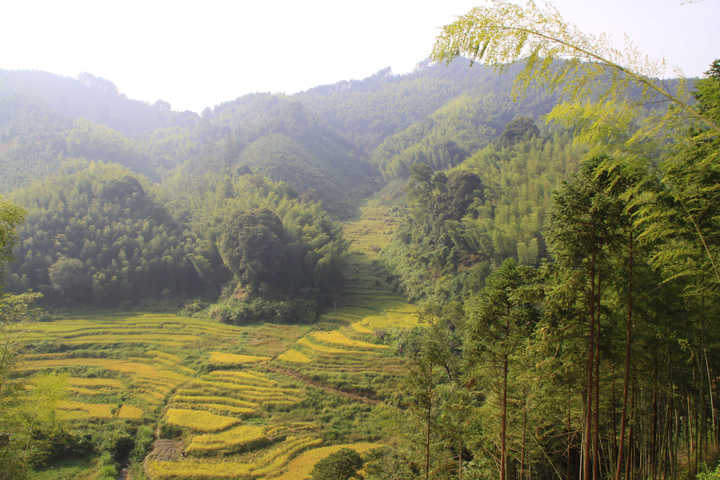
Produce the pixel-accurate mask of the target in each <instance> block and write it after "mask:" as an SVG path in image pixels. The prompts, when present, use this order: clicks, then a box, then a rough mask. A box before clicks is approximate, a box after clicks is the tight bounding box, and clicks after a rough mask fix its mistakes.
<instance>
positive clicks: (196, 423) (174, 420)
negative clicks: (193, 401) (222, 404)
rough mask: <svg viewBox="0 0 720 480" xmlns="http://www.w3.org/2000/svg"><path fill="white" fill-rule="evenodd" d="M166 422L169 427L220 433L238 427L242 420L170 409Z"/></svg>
mask: <svg viewBox="0 0 720 480" xmlns="http://www.w3.org/2000/svg"><path fill="white" fill-rule="evenodd" d="M166 422H167V423H168V425H173V426H175V427H181V428H189V429H190V430H195V431H198V432H218V431H220V430H225V429H226V428H229V427H232V426H233V425H237V424H238V423H240V420H239V419H237V418H233V417H226V416H223V415H216V414H214V413H210V412H206V411H204V410H189V409H184V408H169V409H168V411H167V413H166Z"/></svg>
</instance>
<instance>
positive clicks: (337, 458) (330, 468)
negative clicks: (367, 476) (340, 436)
mask: <svg viewBox="0 0 720 480" xmlns="http://www.w3.org/2000/svg"><path fill="white" fill-rule="evenodd" d="M362 466H363V459H362V457H361V456H360V454H358V453H357V452H356V451H355V450H352V449H350V448H342V449H340V450H338V451H337V452H334V453H331V454H330V455H328V456H327V457H325V458H323V459H322V460H320V461H319V462H317V463H316V464H315V466H314V467H313V470H312V472H311V473H310V478H312V480H349V479H350V478H352V477H353V476H355V474H356V473H357V471H358V470H360V469H361V468H362Z"/></svg>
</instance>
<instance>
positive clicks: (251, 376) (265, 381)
mask: <svg viewBox="0 0 720 480" xmlns="http://www.w3.org/2000/svg"><path fill="white" fill-rule="evenodd" d="M210 375H211V376H212V377H223V378H221V379H223V380H228V381H232V382H239V383H249V384H257V383H259V384H262V385H275V384H276V383H277V382H276V381H275V380H270V379H269V378H267V377H266V376H265V375H263V374H262V373H258V372H251V371H236V370H215V371H213V372H210Z"/></svg>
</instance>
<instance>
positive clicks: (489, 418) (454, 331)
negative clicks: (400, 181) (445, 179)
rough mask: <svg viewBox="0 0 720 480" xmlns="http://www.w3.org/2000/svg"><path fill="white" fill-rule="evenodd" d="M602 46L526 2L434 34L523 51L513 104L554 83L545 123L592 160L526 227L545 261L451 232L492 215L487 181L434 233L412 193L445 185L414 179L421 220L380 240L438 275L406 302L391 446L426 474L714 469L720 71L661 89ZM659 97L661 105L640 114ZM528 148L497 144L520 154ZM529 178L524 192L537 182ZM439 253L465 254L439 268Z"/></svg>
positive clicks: (428, 204) (480, 50)
mask: <svg viewBox="0 0 720 480" xmlns="http://www.w3.org/2000/svg"><path fill="white" fill-rule="evenodd" d="M600 40H601V39H595V38H592V37H589V36H585V35H582V34H581V33H578V32H577V31H576V30H574V29H573V28H571V27H568V26H567V25H566V24H564V23H563V21H562V19H561V18H560V16H559V14H557V12H556V11H550V12H549V13H548V12H546V11H542V10H541V9H539V8H538V7H537V6H536V5H535V4H534V3H533V2H529V4H528V6H527V7H526V8H522V7H518V6H515V5H511V4H505V3H500V4H498V5H494V6H492V7H487V8H476V9H474V10H473V11H472V12H470V13H469V14H468V15H466V16H465V17H460V18H459V19H458V20H457V22H455V23H454V24H452V25H448V26H446V27H445V29H444V31H443V33H442V34H441V35H440V37H438V41H437V43H436V48H435V52H434V57H435V59H437V60H448V59H452V58H455V57H456V56H458V55H465V56H467V57H469V58H471V59H473V60H476V61H485V62H487V63H490V64H506V63H507V62H510V61H514V60H517V59H518V58H525V59H526V60H525V62H526V63H525V65H526V69H525V71H524V72H523V74H521V75H519V77H518V80H516V86H517V87H518V93H519V94H520V95H522V91H523V89H524V88H527V87H528V85H530V84H535V83H538V84H540V85H544V86H546V87H547V88H551V89H553V88H555V89H561V90H562V92H561V93H560V94H561V95H562V96H563V98H564V99H565V100H564V102H563V103H560V104H558V105H557V106H556V107H555V108H554V109H553V111H552V112H551V113H550V114H549V116H548V118H549V119H550V120H554V121H555V122H556V123H557V124H559V125H561V126H562V127H564V128H567V129H569V130H570V131H572V132H573V135H574V141H575V142H580V143H583V144H584V145H586V146H587V150H586V151H585V155H583V157H582V158H583V160H582V161H579V162H577V163H576V166H577V167H576V171H575V173H574V174H573V175H572V176H571V177H570V179H568V180H567V181H564V182H562V184H561V185H560V186H559V188H557V189H556V191H555V193H554V195H553V201H552V206H551V208H550V212H549V214H548V215H547V216H546V217H545V219H544V221H541V222H540V223H541V227H540V229H539V230H537V231H535V232H533V235H534V236H535V238H536V239H537V240H538V242H539V244H540V245H543V246H546V247H547V248H546V249H541V250H544V252H543V254H541V255H540V257H544V259H543V260H542V261H541V260H539V259H538V260H537V261H528V260H527V256H526V257H525V259H523V258H522V257H521V256H519V252H520V250H519V249H518V254H517V255H509V257H514V258H520V259H521V261H520V263H518V262H517V261H516V260H515V259H514V258H509V259H507V260H505V261H503V259H502V257H503V256H502V255H499V256H498V255H495V256H493V255H485V256H484V258H483V255H482V252H483V250H482V249H480V250H479V251H478V250H477V249H474V250H473V249H472V248H471V245H493V238H494V237H493V232H494V231H497V230H502V225H500V223H499V222H498V221H497V217H496V219H495V220H494V222H495V224H494V225H491V227H490V229H489V231H487V232H486V236H485V242H484V243H483V242H482V241H477V239H475V240H476V241H475V242H470V241H464V240H468V239H470V238H471V237H472V236H473V235H474V234H477V229H475V230H473V229H472V228H471V227H472V225H473V224H478V223H481V222H482V218H481V217H482V212H487V211H490V212H493V211H494V208H496V207H500V206H501V204H502V200H501V196H499V195H493V193H492V186H490V188H488V185H481V186H480V187H479V188H476V189H475V190H474V191H473V192H472V194H471V195H472V196H474V198H472V199H470V200H469V201H468V202H467V203H468V204H470V205H473V207H471V208H467V209H466V210H465V211H463V212H461V214H460V216H459V217H458V218H457V219H450V221H445V222H444V224H443V220H442V219H440V220H439V222H440V224H441V228H438V225H437V222H438V220H437V219H438V216H437V215H436V214H434V213H433V211H432V207H433V201H432V200H423V199H422V198H421V197H420V196H419V195H414V192H417V191H418V189H417V188H416V187H413V185H416V184H417V183H422V182H425V183H426V184H427V185H428V186H429V189H426V191H430V192H434V193H433V194H434V195H436V196H437V193H436V192H439V191H440V190H438V185H439V183H438V180H439V178H438V175H440V174H436V175H435V177H432V178H429V177H428V175H426V174H425V175H424V174H423V172H422V171H421V170H418V169H416V171H415V173H414V174H413V176H412V177H411V180H410V185H411V186H410V189H409V199H408V203H409V205H411V206H412V205H416V206H417V205H420V206H421V207H422V206H423V205H425V209H424V210H423V209H422V208H420V209H418V208H414V209H413V208H411V209H410V210H409V211H408V215H407V218H406V220H405V222H404V225H403V226H402V227H401V229H400V232H401V235H400V236H399V237H396V239H395V241H394V243H393V247H392V248H393V249H395V250H394V251H399V252H403V251H410V250H413V249H414V248H416V247H418V246H420V247H421V248H424V250H423V252H424V253H421V254H415V255H414V256H410V255H406V256H405V259H413V260H415V261H418V264H419V268H420V269H421V270H422V272H423V273H422V275H420V276H422V277H424V278H430V279H434V284H433V286H432V287H430V288H427V287H426V288H425V290H424V291H423V292H422V293H420V294H418V296H420V297H423V296H424V298H425V299H426V301H425V309H424V312H425V314H424V317H425V319H426V321H427V322H428V324H429V325H430V327H429V328H428V329H427V331H426V332H425V333H419V332H416V333H415V334H414V335H416V336H410V337H408V342H407V345H406V348H407V351H408V352H409V358H410V359H411V363H412V365H413V367H412V372H413V373H412V377H413V379H412V380H410V381H408V384H407V389H406V392H405V396H399V398H398V405H401V406H403V407H404V408H407V409H409V411H410V412H413V414H414V415H413V418H414V420H415V424H416V425H420V426H421V427H422V428H415V429H412V428H411V429H410V431H409V432H407V434H406V436H405V437H404V439H405V442H404V443H403V442H401V445H404V449H405V450H404V452H405V455H406V456H407V458H408V460H409V461H410V462H411V463H413V464H414V465H415V471H416V474H417V475H418V476H421V477H422V478H426V479H427V478H497V477H499V478H500V479H501V480H505V479H508V478H519V479H526V478H557V479H582V480H590V479H592V480H597V479H600V478H613V479H615V480H622V479H625V480H631V479H640V478H652V479H660V478H662V479H666V478H686V477H691V476H693V475H695V474H697V473H698V472H699V471H702V470H703V469H704V468H705V466H706V465H708V464H709V463H711V462H713V461H714V460H715V459H716V455H717V451H718V433H719V432H718V418H717V395H718V391H717V378H718V372H717V365H718V361H719V360H720V358H719V357H718V353H720V352H718V349H717V345H718V335H719V334H720V331H718V329H717V327H716V326H715V325H714V323H715V322H714V319H715V318H716V317H717V314H718V307H717V305H718V286H719V285H718V284H719V280H720V276H718V270H717V259H718V249H719V248H720V238H719V237H718V232H720V228H719V227H720V225H718V220H719V219H720V216H719V213H718V208H720V207H719V206H720V201H719V200H720V199H719V198H717V196H718V188H717V185H718V180H720V177H719V176H718V175H719V174H720V171H719V170H718V162H717V160H718V152H720V136H719V135H718V131H719V130H718V125H720V117H719V116H718V111H719V106H720V61H715V62H714V63H713V64H712V65H711V66H710V70H709V71H708V72H707V73H706V77H705V78H703V79H701V80H699V81H697V82H696V83H695V84H694V85H693V86H692V88H690V89H688V90H687V91H685V90H684V89H685V88H686V86H685V85H684V84H678V85H676V87H677V88H676V89H675V90H673V91H668V90H666V89H664V88H663V83H662V82H660V81H656V80H653V78H652V77H651V76H649V73H646V72H652V69H649V68H646V67H647V66H646V65H644V64H642V65H641V64H638V63H633V62H632V60H633V59H634V58H637V55H636V54H635V53H636V52H630V53H628V54H627V56H623V52H618V51H617V50H614V49H611V48H609V47H606V46H605V45H604V44H602V43H598V42H600ZM524 55H529V57H524ZM558 57H563V58H565V59H567V58H568V57H570V58H571V60H570V61H567V60H566V61H565V62H562V63H560V64H558V63H555V62H554V60H555V59H557V58H558ZM623 61H624V62H625V63H623ZM623 65H625V66H623ZM628 65H629V66H628ZM501 68H502V67H501ZM568 78H573V79H574V81H572V82H568V81H567V79H568ZM633 89H635V90H633ZM631 91H635V92H636V93H637V92H638V91H641V93H640V101H637V98H636V99H635V100H631V99H630V97H628V92H631ZM631 95H632V94H631ZM658 98H661V99H663V100H664V101H665V102H667V103H670V108H668V109H663V110H662V111H661V110H657V111H648V110H644V111H643V110H642V109H643V108H644V107H643V105H644V104H646V103H648V102H650V101H651V100H652V99H658ZM529 143H530V141H529V140H524V141H522V142H520V143H519V144H516V145H510V146H505V148H509V149H510V150H511V151H512V150H514V152H515V154H514V155H515V157H516V158H523V157H524V158H526V159H527V160H526V162H529V159H530V158H532V157H533V155H532V154H530V155H528V152H530V151H532V148H531V147H530V146H529ZM497 148H500V147H497ZM459 168H460V169H463V168H464V169H465V171H466V172H467V171H470V172H473V163H472V162H467V163H466V164H464V165H460V167H459ZM548 168H552V167H548ZM501 170H502V168H501ZM505 171H506V172H507V170H505ZM475 173H477V174H478V175H479V176H480V177H482V175H483V174H482V171H475ZM525 173H526V174H527V175H526V176H522V175H521V176H520V177H518V178H519V180H518V182H517V183H519V184H524V185H525V190H524V191H527V190H532V188H531V187H530V185H532V184H533V183H535V182H537V181H538V179H537V178H536V177H534V176H532V175H531V174H529V170H528V169H527V168H526V170H525ZM441 183H442V182H441ZM433 194H431V195H429V198H431V199H434V198H435V197H433ZM424 198H428V195H425V197H424ZM487 206H490V207H492V208H491V209H490V210H488V209H487V208H482V207H487ZM479 207H481V208H479ZM419 239H422V241H420V240H419ZM391 251H392V250H391ZM486 251H489V250H486ZM437 252H446V258H451V259H453V258H454V259H458V261H456V262H455V263H454V264H452V265H450V266H449V267H448V266H447V265H445V266H444V269H439V268H437V267H436V265H437V264H434V263H433V262H432V259H433V258H435V257H434V256H437ZM478 252H479V253H480V255H479V256H478V255H474V254H476V253H478ZM471 253H472V254H471ZM428 259H430V260H428ZM478 260H479V261H485V262H486V264H485V265H483V267H482V268H483V270H486V269H488V266H487V264H489V265H490V267H489V269H490V270H492V273H491V274H490V275H489V276H488V277H487V278H486V279H485V280H484V282H482V283H484V287H483V288H482V290H480V292H479V293H473V292H472V290H471V289H464V290H463V289H457V288H455V289H453V288H450V289H448V288H447V286H448V285H451V286H452V281H448V278H452V277H455V276H457V277H460V278H462V279H463V282H465V283H467V282H468V281H469V280H470V281H471V280H472V279H473V276H472V274H470V275H468V272H472V271H473V268H476V266H477V265H478V264H479V262H478ZM399 263H400V265H399V267H400V268H398V269H397V271H399V272H400V281H401V284H403V285H404V286H405V288H406V289H407V288H408V287H409V286H410V287H412V283H410V282H408V281H407V279H405V278H404V276H405V277H406V276H407V274H404V273H403V272H404V271H403V269H402V267H403V265H402V263H403V260H400V261H399ZM481 276H482V275H481ZM409 293H411V294H412V293H413V292H412V291H410V292H409ZM448 392H453V393H452V394H448ZM413 432H422V436H420V435H419V433H413Z"/></svg>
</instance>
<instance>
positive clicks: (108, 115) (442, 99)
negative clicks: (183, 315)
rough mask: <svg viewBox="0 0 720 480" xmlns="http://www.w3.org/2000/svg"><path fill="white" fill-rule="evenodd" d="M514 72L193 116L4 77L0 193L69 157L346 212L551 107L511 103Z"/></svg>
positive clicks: (106, 87) (85, 84)
mask: <svg viewBox="0 0 720 480" xmlns="http://www.w3.org/2000/svg"><path fill="white" fill-rule="evenodd" d="M521 68H522V64H515V65H511V66H509V67H508V68H507V69H506V70H505V72H504V73H498V72H496V71H495V70H493V69H491V68H489V67H486V66H482V65H474V66H472V67H471V66H470V65H469V62H468V60H466V59H458V60H455V61H453V62H452V63H450V64H449V65H445V64H433V63H430V62H429V61H425V62H422V63H420V64H419V65H418V67H417V68H416V70H415V71H414V72H412V73H409V74H405V75H393V74H392V72H391V71H390V70H389V69H384V70H381V71H379V72H378V73H376V74H375V75H372V76H370V77H368V78H365V79H363V80H353V81H344V82H338V83H335V84H332V85H324V86H319V87H316V88H313V89H310V90H308V91H305V92H301V93H298V94H296V95H292V96H286V95H271V94H251V95H245V96H242V97H240V98H238V99H236V100H233V101H229V102H225V103H223V104H221V105H218V106H216V107H215V108H213V109H209V108H208V109H206V110H205V111H204V112H203V115H202V117H201V116H198V115H196V114H194V113H191V112H184V113H178V112H173V111H171V110H170V108H169V105H168V104H166V103H164V102H157V103H156V104H155V105H148V104H146V103H143V102H138V101H135V100H130V99H127V98H126V97H125V96H123V95H120V94H119V93H118V91H117V88H116V87H115V86H114V85H113V84H112V83H111V82H109V81H107V80H103V79H101V78H97V77H94V76H92V75H89V74H83V75H81V76H80V77H79V78H78V79H71V78H66V77H60V76H57V75H52V74H48V73H43V72H8V71H0V192H3V191H5V192H7V191H9V190H11V189H13V188H16V187H19V186H23V185H26V184H27V183H29V182H30V181H32V180H33V179H34V178H39V177H42V176H46V175H48V174H52V173H53V172H54V171H57V169H58V168H59V166H60V165H61V163H62V162H63V160H65V159H67V158H77V157H79V158H85V159H88V160H94V161H103V162H112V163H119V164H121V165H124V166H126V167H128V168H130V169H132V170H133V171H135V172H138V173H142V174H144V175H145V176H147V177H149V178H150V179H153V180H155V181H163V179H170V178H172V179H174V180H173V182H171V184H170V186H169V187H168V188H170V189H172V188H175V189H177V188H179V185H180V184H181V183H178V181H177V180H178V178H180V177H182V176H185V177H187V176H193V177H198V176H200V177H202V176H203V175H205V174H207V173H213V174H218V173H220V174H236V173H243V172H252V173H256V174H261V175H265V176H268V177H270V178H272V179H274V180H276V181H284V182H286V183H288V184H289V185H290V186H291V187H292V188H293V189H295V190H296V191H297V192H298V193H301V194H304V195H306V196H310V197H312V198H316V199H319V200H321V201H322V202H323V204H324V206H325V208H327V209H328V211H330V212H333V213H334V214H335V215H339V216H345V215H350V214H352V213H353V212H354V208H355V206H356V205H357V204H358V201H359V200H360V199H362V198H363V197H365V196H367V195H368V194H370V193H371V192H373V191H375V190H377V189H378V188H380V187H382V185H383V184H384V182H385V181H388V180H392V179H396V178H399V179H404V178H407V176H408V175H409V172H410V169H411V167H412V166H413V165H415V164H418V163H425V164H427V165H429V166H430V167H431V168H433V169H435V170H438V169H446V168H450V167H453V166H455V165H458V164H460V163H461V162H462V161H464V160H465V159H467V158H469V157H470V156H472V155H473V154H474V153H475V152H476V151H478V150H479V149H481V148H484V147H485V146H487V145H488V144H489V143H490V142H491V141H493V140H494V139H496V138H497V137H498V136H499V135H500V134H501V132H502V131H503V130H504V128H505V126H506V125H507V124H508V123H509V122H510V121H512V120H513V119H515V118H517V117H527V118H528V119H530V120H537V119H538V118H539V117H541V116H542V115H544V114H545V113H547V112H548V111H549V110H550V109H551V108H552V106H553V105H554V104H555V103H556V101H557V99H556V98H555V97H553V96H551V95H549V94H547V93H546V92H544V91H533V90H530V91H529V92H528V94H527V95H525V96H524V97H523V98H521V99H519V100H518V101H514V100H513V98H512V94H511V92H512V85H513V80H514V78H515V77H516V75H517V73H518V72H519V70H520V69H521ZM196 184H197V183H196Z"/></svg>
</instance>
